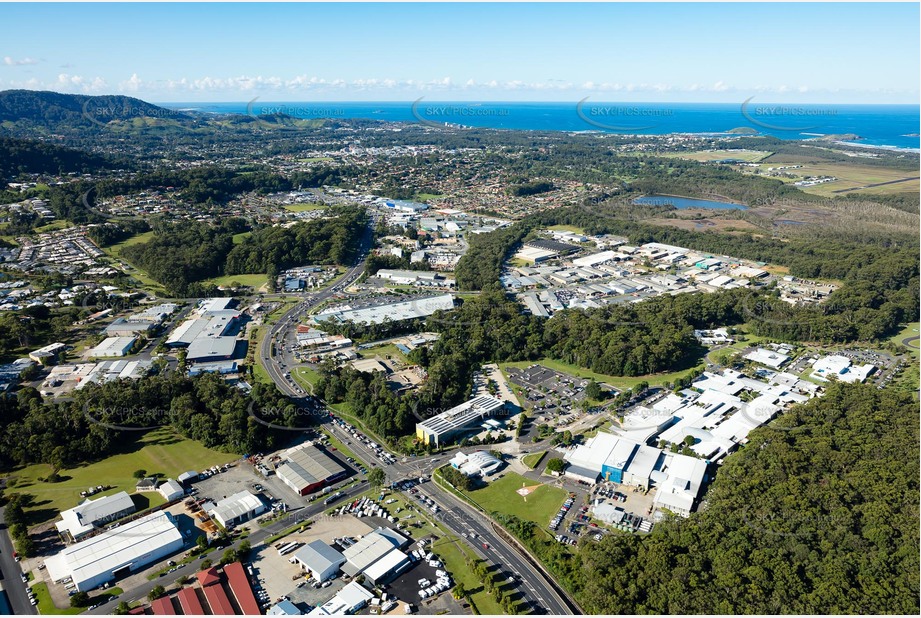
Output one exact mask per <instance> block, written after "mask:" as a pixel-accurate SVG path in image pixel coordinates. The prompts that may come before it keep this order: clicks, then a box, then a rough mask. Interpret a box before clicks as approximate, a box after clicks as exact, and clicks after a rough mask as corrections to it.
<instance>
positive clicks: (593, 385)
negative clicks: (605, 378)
mask: <svg viewBox="0 0 921 618" xmlns="http://www.w3.org/2000/svg"><path fill="white" fill-rule="evenodd" d="M585 396H586V397H588V398H589V399H594V400H595V401H598V400H599V399H601V385H600V384H598V382H596V381H595V380H590V381H589V383H588V384H587V385H586V386H585Z"/></svg>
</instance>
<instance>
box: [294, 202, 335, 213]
mask: <svg viewBox="0 0 921 618" xmlns="http://www.w3.org/2000/svg"><path fill="white" fill-rule="evenodd" d="M324 208H329V207H328V206H326V205H325V204H308V203H304V204H288V205H286V206H285V210H290V211H291V212H305V211H307V210H323V209H324Z"/></svg>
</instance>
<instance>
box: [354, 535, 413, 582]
mask: <svg viewBox="0 0 921 618" xmlns="http://www.w3.org/2000/svg"><path fill="white" fill-rule="evenodd" d="M384 530H386V531H387V534H384ZM401 541H402V542H401ZM406 541H407V539H406V538H405V537H403V536H402V535H400V534H399V533H396V532H394V531H392V530H387V529H384V528H380V529H378V530H375V531H374V532H370V533H368V534H366V535H365V536H363V537H362V538H361V539H359V540H358V542H356V543H355V544H354V545H351V546H350V547H348V548H346V549H345V551H344V552H343V556H345V560H346V562H345V564H344V565H343V566H342V572H343V573H345V574H346V575H348V576H350V577H354V576H356V575H358V574H359V573H362V574H364V576H365V579H366V580H367V581H370V582H371V583H374V584H377V583H380V582H384V581H387V580H388V579H390V578H391V577H394V576H396V575H397V574H399V573H400V572H402V571H403V570H405V569H406V568H407V567H408V566H409V565H410V564H411V562H410V560H409V556H407V555H406V554H405V553H403V552H402V551H400V549H399V548H400V547H401V546H403V545H405V543H406Z"/></svg>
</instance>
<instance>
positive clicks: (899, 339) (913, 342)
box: [889, 322, 921, 358]
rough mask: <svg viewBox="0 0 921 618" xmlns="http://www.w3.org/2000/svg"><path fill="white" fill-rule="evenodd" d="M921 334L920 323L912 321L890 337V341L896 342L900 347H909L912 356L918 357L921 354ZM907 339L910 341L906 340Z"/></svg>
mask: <svg viewBox="0 0 921 618" xmlns="http://www.w3.org/2000/svg"><path fill="white" fill-rule="evenodd" d="M919 335H921V332H919V323H918V322H912V323H911V324H906V325H905V326H904V327H903V328H902V330H900V331H899V332H898V333H897V334H895V335H893V336H892V337H890V338H889V341H892V342H895V344H896V345H898V346H899V347H902V348H906V349H908V351H909V352H910V353H911V355H912V356H914V357H915V358H918V357H919V356H921V354H919V347H918V343H919V339H918V336H919ZM906 340H908V341H907V342H906Z"/></svg>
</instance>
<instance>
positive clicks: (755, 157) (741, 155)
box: [661, 150, 773, 163]
mask: <svg viewBox="0 0 921 618" xmlns="http://www.w3.org/2000/svg"><path fill="white" fill-rule="evenodd" d="M772 154H773V153H772V152H765V151H763V150H698V151H695V152H678V153H665V154H664V155H661V156H665V157H675V158H678V159H689V160H691V161H700V162H707V161H722V160H724V159H739V160H740V161H745V162H746V163H756V162H758V161H760V160H761V159H764V158H765V157H769V156H771V155H772Z"/></svg>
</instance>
